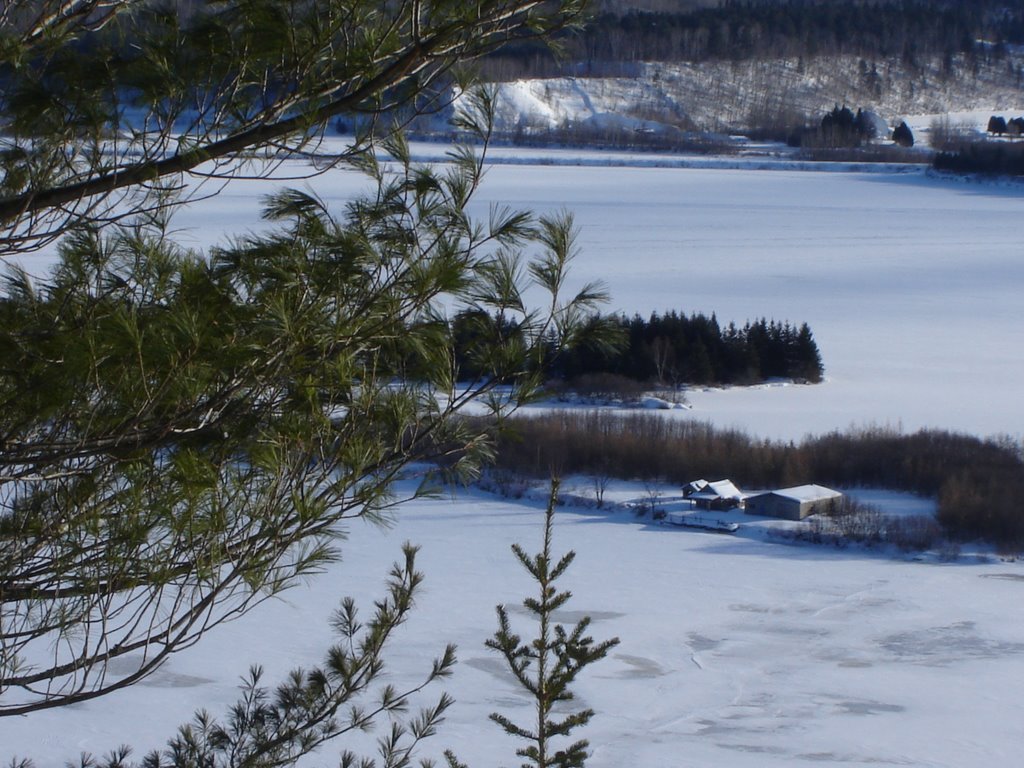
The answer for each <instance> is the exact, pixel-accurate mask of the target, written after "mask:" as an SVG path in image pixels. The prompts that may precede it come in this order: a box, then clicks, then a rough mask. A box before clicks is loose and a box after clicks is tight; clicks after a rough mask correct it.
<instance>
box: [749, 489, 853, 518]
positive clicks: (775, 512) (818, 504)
mask: <svg viewBox="0 0 1024 768" xmlns="http://www.w3.org/2000/svg"><path fill="white" fill-rule="evenodd" d="M832 501H838V498H837V499H818V500H816V501H802V502H801V501H797V500H796V499H791V498H788V497H786V496H779V495H778V494H776V493H765V494H762V495H760V496H751V497H750V498H748V499H747V512H748V513H749V514H751V515H763V516H765V517H778V518H780V519H782V520H803V519H804V518H805V517H807V516H808V515H813V514H815V513H816V512H826V511H828V507H829V504H830V503H831V502H832Z"/></svg>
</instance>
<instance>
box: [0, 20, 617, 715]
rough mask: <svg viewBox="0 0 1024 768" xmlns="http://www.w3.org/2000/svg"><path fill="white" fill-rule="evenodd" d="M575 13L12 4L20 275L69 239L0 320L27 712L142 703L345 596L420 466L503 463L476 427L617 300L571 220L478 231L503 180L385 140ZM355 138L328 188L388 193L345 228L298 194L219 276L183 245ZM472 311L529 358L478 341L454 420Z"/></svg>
mask: <svg viewBox="0 0 1024 768" xmlns="http://www.w3.org/2000/svg"><path fill="white" fill-rule="evenodd" d="M579 12H580V5H579V4H578V3H576V2H574V1H573V0H565V1H564V2H560V3H547V2H532V1H531V0H485V1H484V2H480V3H474V4H465V3H463V2H461V0H413V1H412V2H400V3H385V4H381V3H376V2H370V0H355V2H353V1H352V0H325V1H324V2H318V3H308V2H304V1H303V0H222V1H218V2H216V3H202V4H192V3H184V2H180V3H177V4H174V3H169V4H165V3H156V2H150V1H149V0H141V1H136V0H72V1H71V2H68V0H12V2H7V3H3V4H2V5H0V135H2V138H0V258H9V257H10V256H11V255H12V254H14V253H18V252H23V251H32V250H33V249H38V248H39V247H41V246H42V245H44V244H47V243H51V242H53V241H54V240H56V239H60V243H59V255H60V261H59V265H58V267H57V268H56V270H55V271H54V272H53V273H52V274H51V275H50V276H49V277H42V278H32V277H29V275H28V274H27V273H26V272H23V271H19V270H17V269H15V268H13V267H12V268H11V269H9V270H8V274H7V276H6V277H5V278H4V282H3V289H2V294H0V318H2V321H3V325H2V328H0V398H2V402H3V404H4V408H3V409H2V411H0V436H2V438H3V440H2V450H0V609H2V614H0V716H12V715H18V714H24V713H27V712H32V711H34V710H37V709H41V708H47V707H55V706H62V705H66V704H69V703H73V702H78V701H84V700H87V699H91V698H94V697H96V696H100V695H103V694H106V693H109V692H111V691H114V690H117V689H119V688H123V687H125V686H128V685H131V684H133V683H135V682H137V681H139V680H141V679H143V678H145V677H146V676H147V675H149V674H150V673H152V672H153V671H154V670H155V669H156V668H157V667H159V665H160V664H161V663H163V662H164V661H165V660H166V658H167V657H168V655H169V654H172V653H174V652H175V651H177V650H179V649H182V648H186V647H189V646H191V645H193V644H194V643H196V642H197V641H198V640H199V639H201V637H202V635H203V633H204V632H206V631H207V630H208V629H209V628H211V627H212V626H215V625H216V624H217V623H219V622H221V621H224V620H227V619H230V618H232V617H235V616H238V615H240V614H243V613H245V612H246V611H248V610H250V609H252V608H253V607H254V606H255V605H257V604H258V603H260V602H261V601H262V600H264V599H266V598H268V597H269V596H272V595H275V594H277V593H279V592H280V591H281V590H282V589H284V588H286V587H287V586H289V585H290V584H293V583H295V581H296V580H297V579H299V578H301V577H303V576H304V575H306V574H309V573H311V572H315V571H317V570H318V569H320V568H321V566H322V565H323V564H324V563H325V562H327V561H329V560H331V559H332V558H333V557H335V556H336V547H337V544H338V542H339V541H340V539H341V538H342V537H343V535H344V531H345V521H346V520H349V519H351V518H353V517H358V516H366V517H369V518H371V519H381V518H383V517H385V516H386V515H388V514H390V510H391V509H392V508H393V507H394V505H395V504H396V503H397V502H398V499H395V498H394V497H393V496H392V494H391V488H392V485H393V482H394V480H395V479H396V478H397V477H398V476H399V474H400V473H401V472H402V470H403V468H404V467H406V466H407V465H408V463H409V462H411V461H418V460H425V459H434V460H440V462H441V464H442V465H443V466H444V468H445V471H446V472H448V473H450V475H451V476H452V477H459V476H461V477H467V476H470V475H472V473H473V472H474V471H475V468H476V467H477V466H478V465H479V462H481V461H483V460H485V459H486V458H487V457H488V455H489V450H490V447H489V446H490V442H489V438H490V432H491V428H490V427H487V428H486V429H485V430H483V431H478V430H474V429H473V428H472V427H471V426H470V424H469V422H466V421H460V420H457V419H454V418H453V416H455V415H456V414H457V413H458V412H459V411H460V410H461V409H462V408H463V406H465V405H466V404H467V403H468V402H470V401H472V400H473V399H475V398H486V397H487V396H488V395H489V394H490V393H491V391H492V387H493V383H494V382H497V381H500V380H504V379H508V378H510V377H511V378H514V380H515V385H516V386H515V387H514V389H513V392H512V396H511V399H507V398H506V397H505V396H504V395H503V396H502V397H501V398H497V397H494V398H492V399H488V400H487V404H488V405H489V406H490V407H491V408H492V410H493V411H494V412H495V413H501V412H504V411H505V410H507V409H508V408H515V407H516V405H517V404H518V403H520V402H522V401H523V400H524V399H526V398H528V397H530V396H531V394H532V391H533V389H534V388H535V387H536V385H537V384H538V378H537V376H536V375H535V374H534V373H533V371H535V370H536V369H537V364H536V362H535V359H536V358H539V357H540V356H541V355H542V354H545V353H546V352H547V350H549V349H550V348H551V346H552V344H554V345H555V346H558V345H559V344H561V343H562V342H563V341H565V342H569V341H570V340H571V338H573V337H574V336H575V335H576V334H577V333H578V331H579V326H580V323H579V319H580V318H581V317H583V316H585V315H586V314H587V313H589V312H592V311H593V308H594V307H595V302H597V301H599V300H600V299H601V297H602V294H601V292H600V291H599V290H596V289H593V288H592V287H590V288H586V289H584V290H583V291H581V292H580V293H579V294H578V295H577V296H575V297H574V298H571V299H569V300H564V299H563V298H559V297H558V294H560V292H561V286H562V283H563V276H564V272H565V269H566V267H567V264H568V261H569V260H570V258H571V256H572V253H573V248H574V246H573V234H574V230H573V226H572V222H571V219H570V217H568V216H567V215H556V216H547V217H543V218H541V219H539V220H536V221H535V220H533V218H532V217H531V216H529V215H528V214H526V213H523V212H516V211H497V210H496V211H494V212H493V213H492V215H491V217H490V219H489V221H487V222H486V224H481V223H479V222H476V221H474V220H473V219H471V218H470V217H469V215H468V214H467V206H468V205H469V202H470V200H471V198H472V196H473V194H474V192H475V190H476V189H477V187H478V185H479V183H480V179H481V175H482V160H481V159H480V158H479V157H477V156H476V155H474V154H473V152H471V151H469V150H466V149H457V150H456V151H455V152H454V153H453V157H452V162H451V163H450V164H449V165H448V167H446V168H440V169H432V168H426V167H418V166H416V165H414V164H413V163H412V162H411V160H410V157H409V153H408V147H407V146H406V145H405V143H404V140H403V139H402V137H401V135H400V133H395V132H388V131H385V132H384V133H385V136H384V138H383V139H381V138H380V137H379V136H377V135H375V134H374V132H373V131H372V130H371V129H372V128H373V127H374V124H375V123H376V122H377V121H378V120H380V119H382V117H383V116H384V115H385V114H387V115H395V114H398V112H400V111H401V109H402V108H403V107H404V108H406V109H408V110H410V111H413V112H415V111H416V110H418V109H421V108H423V107H425V106H429V104H430V103H431V101H432V98H433V96H434V95H436V91H435V90H434V88H435V86H440V85H441V84H442V82H444V83H449V82H450V81H448V80H444V78H445V77H446V76H447V74H448V73H450V72H451V69H452V67H454V66H455V65H456V64H457V63H459V62H460V61H463V60H465V59H466V58H468V57H472V56H475V55H478V54H481V53H484V52H486V51H488V50H491V49H492V48H493V47H494V46H497V45H499V44H501V43H502V42H506V41H508V40H510V39H515V38H518V37H521V36H526V37H534V36H540V35H544V34H546V33H548V32H550V31H551V30H553V29H555V28H559V27H561V26H563V25H565V24H568V23H571V22H572V21H573V20H574V19H576V18H577V16H578V14H579ZM476 98H477V102H476V107H477V109H476V110H475V112H474V113H473V114H472V115H469V116H467V117H466V118H464V119H463V122H462V124H461V127H462V128H463V129H464V130H465V131H467V132H469V133H470V134H472V135H473V136H474V137H475V138H476V139H477V140H478V141H480V142H483V143H484V144H486V141H487V139H488V137H489V135H490V122H489V118H490V115H491V114H492V109H493V104H492V103H491V97H490V95H489V94H487V93H480V94H478V96H477V97H476ZM339 114H353V115H355V116H356V117H357V118H358V119H359V121H360V123H361V124H364V125H366V126H368V127H367V129H366V130H365V131H362V132H361V134H360V136H358V137H357V139H358V140H357V142H356V145H355V146H354V147H353V148H352V149H351V150H350V151H346V152H343V153H342V155H341V156H335V157H331V158H319V160H318V162H317V163H310V164H308V165H305V166H304V167H305V168H306V171H304V172H306V173H308V174H309V175H312V174H315V173H321V172H327V170H329V169H330V168H332V167H334V166H335V165H337V164H339V163H341V164H345V167H351V166H354V167H356V168H358V169H361V170H362V171H364V172H365V173H366V174H368V176H369V178H370V181H371V185H372V191H371V193H370V194H369V195H368V196H367V197H365V198H363V199H360V200H354V201H352V202H351V203H350V204H349V205H348V206H347V208H346V209H345V210H344V211H342V212H334V211H331V210H330V209H329V208H328V207H327V205H326V204H325V203H324V202H323V201H322V200H319V199H317V198H316V197H315V196H313V195H311V194H309V193H306V192H299V191H295V190H285V191H279V192H277V193H275V194H273V195H271V196H269V197H268V198H267V202H266V206H265V212H264V215H265V218H266V219H267V220H268V221H270V222H271V223H272V224H273V226H274V227H276V229H274V230H273V231H271V232H269V233H268V234H264V235H260V236H251V237H241V238H238V239H237V240H236V241H235V242H233V243H231V244H229V245H227V246H224V247H221V248H217V249H214V250H212V251H211V252H209V253H206V254H200V253H193V252H189V251H187V250H185V249H184V248H182V247H180V246H179V245H178V244H177V243H176V242H175V240H174V230H173V226H172V223H171V214H172V213H173V211H174V209H175V206H177V205H181V204H187V203H188V202H189V201H190V200H194V199H195V198H194V197H191V195H192V194H193V192H195V191H196V187H195V186H192V187H189V188H187V187H188V185H189V184H195V183H197V180H200V179H205V180H207V181H210V182H212V181H213V180H223V179H226V178H233V177H238V176H245V175H251V176H256V177H264V176H268V175H270V174H271V173H273V171H274V170H275V169H277V168H278V167H279V163H280V162H281V161H283V160H285V159H293V160H294V159H295V158H296V157H298V156H300V154H301V153H306V152H312V151H313V150H315V149H316V148H317V140H318V137H320V136H321V134H322V131H323V127H324V123H325V121H326V120H327V119H328V118H330V117H333V116H335V115H339ZM371 142H379V143H380V144H381V145H382V146H383V148H384V149H385V150H386V151H387V152H388V153H389V155H390V156H391V158H392V159H393V164H392V165H391V167H392V168H394V171H393V172H391V171H387V172H386V171H385V170H384V168H383V167H382V166H381V165H379V164H378V163H377V161H376V159H375V154H374V153H373V152H371V151H369V145H370V143H371ZM301 156H302V157H306V155H305V154H301ZM321 161H322V164H318V163H321ZM294 167H296V168H298V167H300V166H298V165H297V164H295V165H294ZM215 191H216V190H215V189H211V188H209V187H207V188H205V189H200V191H199V192H198V194H200V195H202V194H212V193H214V192H215ZM526 248H530V249H531V250H532V251H533V252H539V253H540V255H539V256H537V257H534V258H532V259H530V260H527V259H525V258H524V257H523V255H522V254H523V252H524V249H526ZM530 285H532V286H535V287H536V288H539V289H540V290H541V292H549V295H550V299H545V307H546V309H545V310H540V311H534V310H533V309H532V308H531V307H530V306H528V305H527V304H526V302H525V301H524V300H523V298H522V296H523V292H524V291H525V290H526V289H527V288H528V286H530ZM534 295H536V294H534ZM446 307H455V308H456V309H467V308H468V309H474V308H485V309H487V310H488V311H497V312H503V313H504V314H505V315H506V316H508V317H510V318H514V322H515V323H516V325H517V328H518V329H519V335H518V337H517V343H516V345H515V346H514V347H512V348H509V347H508V345H506V344H505V343H504V339H503V338H502V337H501V335H500V334H498V333H492V334H490V335H488V336H485V337H483V338H480V339H478V340H477V341H476V344H477V346H478V348H480V349H482V350H484V352H483V353H482V354H483V358H484V359H485V360H487V361H488V364H489V366H490V367H489V368H488V370H487V374H488V376H487V379H486V380H485V381H483V380H482V381H480V382H479V383H478V386H475V387H471V388H470V389H469V390H460V391H459V392H458V393H454V390H453V386H452V384H453V374H454V369H453V366H452V358H453V353H452V339H451V334H450V329H449V326H448V323H447V321H446V318H445V316H444V311H445V308H446ZM488 350H490V351H488ZM129 660H130V661H131V662H132V668H131V670H130V671H129V672H128V673H127V674H125V675H117V676H115V675H113V674H109V669H108V668H109V666H110V665H111V664H112V663H113V662H115V661H117V662H119V663H122V664H124V663H126V662H128V661H129Z"/></svg>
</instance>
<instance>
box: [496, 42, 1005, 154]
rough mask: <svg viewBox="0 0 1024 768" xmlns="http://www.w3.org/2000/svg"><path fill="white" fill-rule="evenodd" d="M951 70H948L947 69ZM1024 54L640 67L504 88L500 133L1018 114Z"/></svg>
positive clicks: (736, 127) (718, 128) (725, 128)
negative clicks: (913, 62)
mask: <svg viewBox="0 0 1024 768" xmlns="http://www.w3.org/2000/svg"><path fill="white" fill-rule="evenodd" d="M947 63H948V62H947ZM1022 73H1024V53H1022V52H1019V51H1014V52H1011V53H1009V54H1007V55H1006V57H1004V58H1003V59H1001V60H998V61H997V60H995V59H993V60H992V61H989V62H986V61H984V60H978V61H976V62H971V63H968V62H967V61H966V60H964V59H962V58H961V59H958V60H956V61H954V62H953V66H952V68H949V67H947V66H944V63H943V61H942V60H941V58H939V57H936V58H933V59H927V60H922V61H919V62H918V64H917V66H916V67H914V68H911V67H908V65H906V64H904V63H903V62H901V61H899V60H889V61H868V60H865V59H861V58H858V57H855V56H846V57H820V58H816V59H810V60H803V59H771V60H758V61H737V62H704V63H699V64H696V63H693V64H690V63H683V64H661V63H659V64H642V65H639V66H637V67H636V68H635V72H634V73H632V74H634V75H635V76H629V77H624V76H620V77H561V78H549V79H537V80H516V81H512V82H508V83H502V84H500V85H499V86H498V88H499V91H500V98H499V107H498V125H497V128H498V130H499V131H501V132H504V133H508V134H513V135H519V136H529V135H530V134H538V133H544V132H548V131H551V130H556V129H565V130H569V131H576V132H579V134H580V135H581V136H583V135H595V134H602V133H603V134H605V135H609V134H614V133H615V132H616V131H630V132H641V133H651V132H657V133H662V132H665V133H674V132H679V131H711V132H736V131H741V130H744V129H749V128H776V129H778V128H784V127H788V126H793V125H798V124H800V123H802V122H803V121H804V120H805V119H816V118H817V117H820V115H821V114H823V113H824V112H825V111H827V110H829V109H831V108H832V107H833V106H834V105H836V104H848V105H851V106H853V107H864V108H866V109H870V110H872V111H874V112H877V113H878V114H879V115H881V116H882V117H883V118H884V119H885V120H887V121H888V122H889V124H890V125H894V124H896V123H898V122H899V120H902V119H904V118H905V117H907V116H908V115H921V114H928V115H932V114H946V113H951V112H953V113H956V112H979V111H981V112H984V111H991V112H1003V113H1013V114H1018V113H1021V112H1022V111H1024V86H1022V83H1024V75H1022Z"/></svg>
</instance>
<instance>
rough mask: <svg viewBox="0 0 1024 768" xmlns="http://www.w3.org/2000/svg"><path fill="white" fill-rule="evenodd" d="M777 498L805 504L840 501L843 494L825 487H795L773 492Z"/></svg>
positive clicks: (812, 485)
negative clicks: (808, 502) (809, 502)
mask: <svg viewBox="0 0 1024 768" xmlns="http://www.w3.org/2000/svg"><path fill="white" fill-rule="evenodd" d="M772 493H774V494H775V495H776V496H783V497H785V498H787V499H793V500H794V501H799V502H805V501H821V500H823V499H838V498H839V497H840V496H842V495H843V494H841V493H840V492H839V491H833V490H832V489H831V488H826V487H825V486H823V485H814V484H810V485H795V486H793V487H792V488H780V489H779V490H777V491H772Z"/></svg>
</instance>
